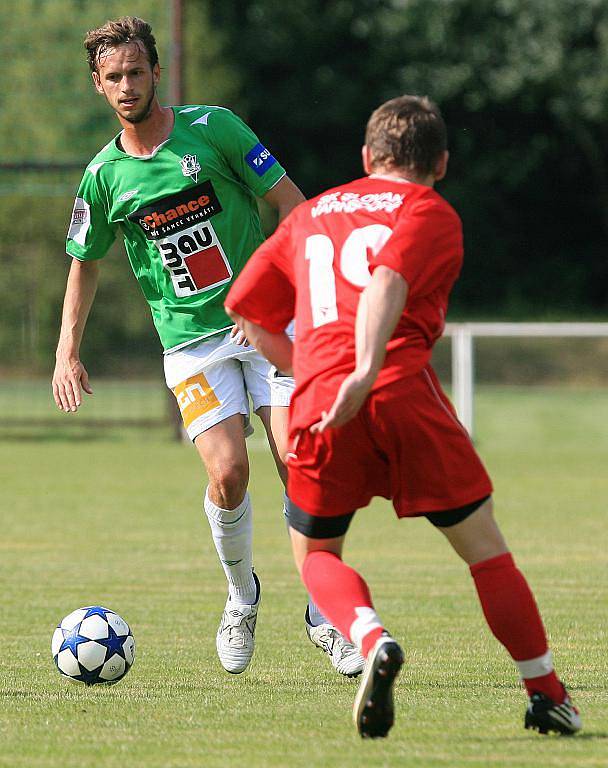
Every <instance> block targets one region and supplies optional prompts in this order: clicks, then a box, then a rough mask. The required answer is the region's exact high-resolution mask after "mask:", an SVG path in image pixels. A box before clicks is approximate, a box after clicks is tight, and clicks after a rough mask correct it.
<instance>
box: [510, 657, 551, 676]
mask: <svg viewBox="0 0 608 768" xmlns="http://www.w3.org/2000/svg"><path fill="white" fill-rule="evenodd" d="M515 663H516V664H517V669H519V674H520V675H521V677H522V678H523V679H524V680H529V679H530V678H531V677H542V676H543V675H548V674H549V672H553V656H552V655H551V651H550V650H549V651H547V653H543V655H542V656H537V657H536V658H535V659H527V660H526V661H516V662H515Z"/></svg>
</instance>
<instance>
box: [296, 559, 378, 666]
mask: <svg viewBox="0 0 608 768" xmlns="http://www.w3.org/2000/svg"><path fill="white" fill-rule="evenodd" d="M302 581H303V582H304V584H305V586H306V589H307V590H308V593H309V594H310V596H311V597H312V599H313V601H314V602H315V603H316V605H317V606H318V607H319V610H320V611H321V613H322V614H323V615H324V616H326V617H327V619H329V621H330V622H331V623H332V624H333V625H334V627H336V628H337V629H338V630H339V631H340V632H341V633H342V634H343V635H344V636H345V637H347V638H348V639H349V640H350V641H351V642H353V643H355V645H356V646H357V647H358V648H360V650H361V653H362V655H363V656H365V657H366V656H367V654H368V653H369V651H370V650H371V648H372V647H373V646H374V644H375V642H376V640H377V639H378V637H380V635H381V634H382V632H383V631H384V628H383V626H382V623H381V622H380V619H379V617H378V615H377V614H376V612H375V611H374V606H373V604H372V598H371V595H370V593H369V589H368V587H367V584H366V583H365V581H364V580H363V579H362V578H361V576H359V574H358V573H357V571H355V570H353V569H352V568H350V567H349V566H348V565H346V564H345V563H343V562H342V560H341V558H340V557H338V555H334V554H333V552H326V551H324V550H317V551H315V552H309V553H308V555H306V559H305V560H304V565H303V567H302Z"/></svg>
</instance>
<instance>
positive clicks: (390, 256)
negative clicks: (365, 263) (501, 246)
mask: <svg viewBox="0 0 608 768" xmlns="http://www.w3.org/2000/svg"><path fill="white" fill-rule="evenodd" d="M462 255H463V246H462V225H461V222H460V218H459V217H458V214H457V213H456V212H455V211H454V210H453V209H452V208H451V207H450V206H449V205H448V204H447V203H446V202H445V201H442V200H437V199H436V198H435V199H430V200H420V201H416V202H415V203H413V205H412V206H411V208H410V209H409V210H406V211H404V212H403V214H402V215H401V216H400V218H399V220H398V221H397V224H396V226H395V228H394V230H393V234H392V235H391V237H390V238H389V239H388V241H387V242H386V244H385V246H384V247H383V248H382V250H381V251H380V252H379V253H378V254H377V256H376V257H375V259H373V261H372V263H371V265H370V266H371V269H372V271H373V269H375V268H376V267H378V266H380V265H383V266H386V267H389V268H390V269H393V270H395V272H399V274H400V275H402V277H403V278H404V279H405V280H406V281H407V283H408V286H409V297H417V296H426V295H428V294H429V293H432V292H433V291H434V290H436V289H437V288H439V287H440V286H441V285H443V284H444V283H445V282H446V281H447V280H448V279H449V280H450V281H453V280H454V279H455V278H456V277H457V276H458V273H459V271H460V268H461V266H462Z"/></svg>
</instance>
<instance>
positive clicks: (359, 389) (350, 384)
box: [310, 371, 375, 434]
mask: <svg viewBox="0 0 608 768" xmlns="http://www.w3.org/2000/svg"><path fill="white" fill-rule="evenodd" d="M374 380H375V378H372V377H370V376H364V375H361V374H360V373H358V372H357V371H354V372H353V373H351V374H350V375H349V376H347V377H346V378H345V379H344V381H343V382H342V384H341V386H340V389H339V390H338V394H337V395H336V399H335V400H334V403H333V405H332V407H331V408H330V409H329V411H323V412H322V414H321V420H320V421H317V422H316V423H315V424H313V425H312V426H311V427H310V431H311V432H312V433H313V434H315V433H320V432H324V431H325V430H326V429H328V428H329V427H341V426H342V425H343V424H346V422H347V421H350V420H351V419H352V418H354V417H355V416H356V415H357V413H358V412H359V409H360V408H361V406H362V405H363V403H364V402H365V399H366V398H367V396H368V395H369V392H370V390H371V388H372V384H373V383H374Z"/></svg>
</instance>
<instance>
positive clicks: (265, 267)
mask: <svg viewBox="0 0 608 768" xmlns="http://www.w3.org/2000/svg"><path fill="white" fill-rule="evenodd" d="M291 218H292V217H291V216H289V217H287V219H285V220H284V221H282V222H281V224H280V225H279V226H278V227H277V229H276V231H275V233H274V234H273V235H272V236H271V237H269V238H268V240H266V241H265V242H264V243H262V245H260V247H259V248H258V249H257V250H256V251H255V253H254V254H253V256H251V258H250V259H249V261H248V262H247V264H246V265H245V267H244V269H243V271H242V272H241V274H240V275H239V276H238V277H237V279H236V280H235V282H234V284H233V285H232V288H231V289H230V291H229V292H228V296H227V297H226V301H225V302H224V304H225V306H226V307H228V308H229V309H231V310H233V311H234V312H237V313H238V314H239V315H241V316H242V317H244V318H245V319H246V320H250V321H251V322H252V323H256V325H261V326H262V328H265V329H266V330H267V331H270V333H280V332H281V331H283V330H285V328H286V327H287V325H289V323H290V322H291V321H292V320H293V317H294V314H295V290H294V280H293V248H294V246H293V244H292V241H291V233H290V226H289V221H290V219H291Z"/></svg>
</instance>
